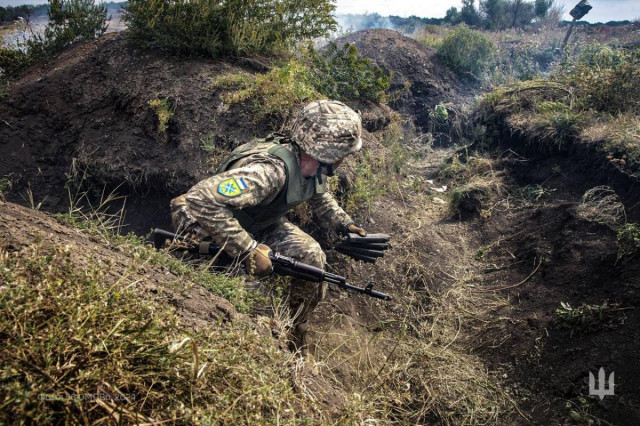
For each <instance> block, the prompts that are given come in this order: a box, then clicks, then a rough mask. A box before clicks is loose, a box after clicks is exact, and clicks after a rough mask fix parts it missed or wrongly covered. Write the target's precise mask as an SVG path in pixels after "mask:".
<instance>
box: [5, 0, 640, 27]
mask: <svg viewBox="0 0 640 426" xmlns="http://www.w3.org/2000/svg"><path fill="white" fill-rule="evenodd" d="M578 1H579V0H556V2H557V3H558V4H560V5H562V6H563V7H564V11H565V17H564V18H565V19H567V20H571V16H569V11H570V10H571V8H573V6H575V5H576V4H577V3H578ZM24 3H32V4H38V3H46V1H41V0H0V6H17V5H20V4H24ZM589 3H590V4H591V6H593V9H591V11H590V12H589V14H587V16H585V17H584V20H585V21H589V22H608V21H622V20H625V19H628V20H634V19H640V0H589ZM476 4H477V2H476ZM336 5H337V10H336V12H337V13H378V14H380V15H383V16H386V15H398V16H411V15H416V16H420V17H424V18H442V17H444V15H445V13H446V12H447V9H449V8H450V7H452V6H453V7H457V8H458V10H460V8H461V6H462V1H461V0H393V1H390V0H337V1H336Z"/></svg>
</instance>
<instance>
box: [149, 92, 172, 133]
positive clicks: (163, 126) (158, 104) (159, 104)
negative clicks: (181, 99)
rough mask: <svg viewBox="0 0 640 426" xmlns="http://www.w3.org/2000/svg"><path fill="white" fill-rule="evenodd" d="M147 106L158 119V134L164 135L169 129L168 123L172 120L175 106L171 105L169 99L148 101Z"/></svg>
mask: <svg viewBox="0 0 640 426" xmlns="http://www.w3.org/2000/svg"><path fill="white" fill-rule="evenodd" d="M149 106H150V107H151V109H152V110H153V112H155V114H156V117H157V119H158V133H165V132H166V131H167V129H168V128H169V122H170V121H171V119H172V118H173V114H174V111H175V105H171V102H170V101H169V98H164V99H160V98H158V97H157V96H156V98H155V99H152V100H150V101H149Z"/></svg>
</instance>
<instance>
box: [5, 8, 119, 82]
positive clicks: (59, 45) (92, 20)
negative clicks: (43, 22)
mask: <svg viewBox="0 0 640 426" xmlns="http://www.w3.org/2000/svg"><path fill="white" fill-rule="evenodd" d="M48 14H49V22H48V24H47V26H46V27H45V29H44V32H42V33H36V32H34V31H33V30H31V29H30V28H27V32H30V34H29V37H27V38H25V39H24V40H22V41H19V42H18V44H17V45H16V46H15V47H13V48H7V47H0V71H1V74H2V75H3V77H4V78H5V79H6V77H12V76H15V75H16V74H17V73H18V72H20V71H21V70H23V69H24V68H26V67H27V66H29V65H31V64H32V63H34V62H36V61H38V60H42V59H47V58H50V57H52V56H53V55H55V54H56V53H58V52H60V51H61V50H62V49H64V48H65V47H67V46H69V45H70V44H71V43H73V42H76V41H79V40H92V39H94V38H97V37H100V36H101V35H102V34H103V33H104V32H105V31H106V29H107V24H106V21H107V8H106V6H105V5H104V4H102V3H100V4H96V2H95V0H49V11H48Z"/></svg>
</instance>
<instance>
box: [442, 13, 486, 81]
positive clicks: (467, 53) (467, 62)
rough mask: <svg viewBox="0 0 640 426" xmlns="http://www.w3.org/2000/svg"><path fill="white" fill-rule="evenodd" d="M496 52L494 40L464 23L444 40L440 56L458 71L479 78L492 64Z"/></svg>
mask: <svg viewBox="0 0 640 426" xmlns="http://www.w3.org/2000/svg"><path fill="white" fill-rule="evenodd" d="M495 52H496V46H495V43H494V42H493V41H491V40H490V39H489V38H487V37H486V36H485V35H483V34H482V33H481V32H479V31H475V30H472V29H470V28H468V27H466V26H464V25H463V26H460V27H459V28H457V29H456V30H454V31H452V32H451V33H450V34H449V35H448V36H447V37H446V38H445V39H444V40H443V41H442V44H441V45H440V48H439V49H438V56H439V57H440V58H441V59H442V61H443V62H444V63H445V64H447V65H448V66H449V67H450V68H451V69H452V70H455V71H456V72H457V73H459V74H462V75H471V76H473V77H475V78H479V77H480V75H481V74H482V73H483V72H485V71H486V70H487V69H488V68H489V67H490V66H491V64H492V60H493V57H494V54H495Z"/></svg>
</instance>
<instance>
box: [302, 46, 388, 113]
mask: <svg viewBox="0 0 640 426" xmlns="http://www.w3.org/2000/svg"><path fill="white" fill-rule="evenodd" d="M310 56H311V70H312V74H311V75H312V81H311V82H312V84H313V85H314V87H315V88H316V90H318V92H320V93H322V94H323V95H325V96H326V97H328V98H331V99H338V100H343V101H346V100H355V99H360V100H368V101H372V102H384V101H385V99H386V91H387V90H388V89H389V87H390V86H391V77H390V76H389V75H387V74H386V73H385V72H384V70H383V69H382V68H380V67H379V66H378V65H376V64H375V63H372V62H371V60H370V59H368V58H363V57H361V56H360V55H359V54H358V49H357V48H356V46H355V45H353V44H349V43H345V44H344V45H343V46H342V47H338V45H337V44H336V43H333V42H332V43H330V44H329V46H328V47H327V48H326V49H325V50H324V51H323V52H322V53H320V54H318V53H317V52H316V51H315V50H314V49H310Z"/></svg>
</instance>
